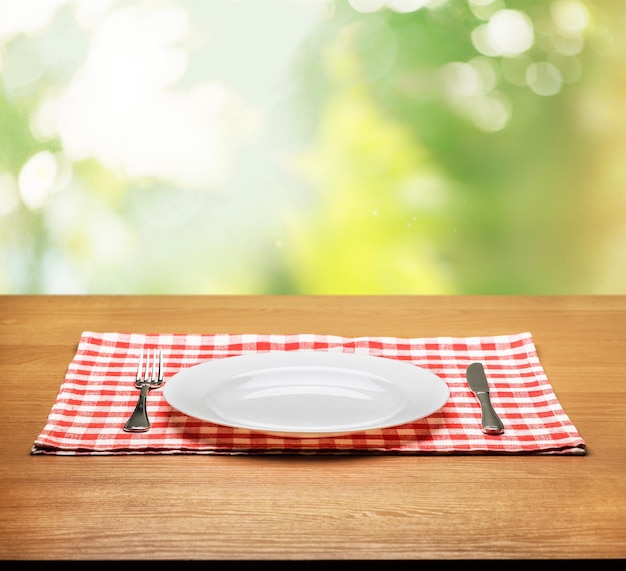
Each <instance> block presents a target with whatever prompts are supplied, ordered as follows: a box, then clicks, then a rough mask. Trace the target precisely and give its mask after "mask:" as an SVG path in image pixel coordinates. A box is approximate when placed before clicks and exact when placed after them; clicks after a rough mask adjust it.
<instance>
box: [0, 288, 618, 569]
mask: <svg viewBox="0 0 626 571" xmlns="http://www.w3.org/2000/svg"><path fill="white" fill-rule="evenodd" d="M87 330H90V331H135V332H145V333H148V332H198V333H217V332H253V333H266V332H269V333H302V332H313V333H330V334H337V335H345V336H358V335H389V336H400V337H424V336H428V337H434V336H440V335H450V336H473V335H498V334H511V333H518V332H522V331H530V332H531V333H532V334H533V337H534V339H535V344H536V346H537V349H538V352H539V356H540V359H541V361H542V364H543V366H544V368H545V370H546V372H547V374H548V377H549V378H550V381H551V383H552V385H553V387H554V390H555V392H556V394H557V396H558V398H559V400H560V401H561V403H562V405H563V407H564V409H565V411H566V412H567V414H568V415H569V416H570V418H571V419H572V421H573V422H574V424H575V425H576V427H577V428H578V430H579V431H580V433H581V434H582V436H583V437H584V438H585V440H586V442H587V444H588V447H589V451H588V454H587V456H584V457H551V456H511V457H509V456H409V457H398V456H377V457H361V456H356V457H336V458H335V457H331V458H329V457H298V456H296V457H292V456H290V457H282V456H280V457H247V456H231V457H228V456H172V457H168V456H123V457H110V456H105V457H75V458H74V457H58V456H30V454H29V451H30V447H31V445H32V443H33V441H34V439H35V437H36V436H37V434H38V433H39V431H40V430H41V428H42V427H43V424H44V423H45V420H46V417H47V415H48V413H49V411H50V407H51V406H52V403H53V402H54V399H55V396H56V393H57V390H58V388H59V385H60V383H61V381H62V379H63V375H64V374H65V370H66V368H67V366H68V364H69V362H70V360H71V359H72V356H73V354H74V351H75V350H76V345H77V342H78V339H79V337H80V334H81V332H83V331H87ZM0 378H1V379H2V382H1V383H0V403H1V404H0V406H1V407H2V408H1V414H0V426H1V427H2V431H1V434H2V439H1V440H0V478H1V488H0V490H1V492H0V558H2V559H4V560H6V559H80V560H84V559H113V560H122V559H126V560H128V559H177V560H182V559H186V560H188V559H227V560H250V559H256V560H278V559H281V560H303V559H378V560H389V559H489V558H494V559H495V558H497V559H537V558H541V559H544V558H553V559H557V558H558V559H588V558H610V559H614V558H624V557H626V510H624V506H626V443H625V439H624V429H625V428H626V426H625V422H624V418H626V382H625V380H624V379H626V297H624V296H582V297H578V296H562V297H559V296H545V297H544V296H530V297H519V296H501V297H499V296H492V297H490V296H487V297H482V296H450V297H447V296H380V297H378V296H319V297H314V296H276V297H264V296H2V297H0ZM139 527H141V529H142V530H143V531H142V533H137V530H138V529H139Z"/></svg>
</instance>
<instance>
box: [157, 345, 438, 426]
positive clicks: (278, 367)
mask: <svg viewBox="0 0 626 571" xmlns="http://www.w3.org/2000/svg"><path fill="white" fill-rule="evenodd" d="M163 394H164V396H165V400H166V401H167V402H168V403H169V404H170V405H171V406H172V407H173V408H175V409H176V410H178V411H180V412H183V413H185V414H187V415H189V416H192V417H194V418H198V419H201V420H206V421H209V422H213V423H216V424H220V425H224V426H230V427H233V428H243V429H246V430H251V431H255V432H263V433H266V434H273V435H278V436H293V437H300V438H303V437H305V438H313V437H321V436H338V435H341V434H347V433H351V432H357V431H363V430H372V429H379V428H386V427H389V426H396V425H399V424H404V423H407V422H412V421H414V420H417V419H420V418H424V417H425V416H428V415H429V414H432V413H433V412H435V411H437V410H439V409H440V408H441V407H442V406H443V405H444V404H445V403H446V401H447V400H448V397H449V396H450V391H449V389H448V385H446V383H445V382H444V381H443V380H442V379H440V378H439V377H438V376H437V375H435V374H434V373H431V372H430V371H427V370H425V369H421V368H419V367H417V366H415V365H411V364H410V363H406V362H402V361H396V360H392V359H387V358H383V357H373V356H370V355H362V354H354V353H329V352H322V351H272V352H268V353H254V354H249V355H241V356H238V357H226V358H220V359H215V360H211V361H207V362H204V363H201V364H199V365H195V366H193V367H189V368H188V369H183V370H182V371H179V372H178V373H176V374H175V375H174V376H172V377H171V378H170V379H168V380H167V382H166V383H165V385H164V387H163Z"/></svg>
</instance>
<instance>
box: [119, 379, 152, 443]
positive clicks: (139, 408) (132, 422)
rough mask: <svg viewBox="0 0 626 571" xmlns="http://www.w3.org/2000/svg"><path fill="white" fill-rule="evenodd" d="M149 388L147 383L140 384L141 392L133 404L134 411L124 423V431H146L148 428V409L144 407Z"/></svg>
mask: <svg viewBox="0 0 626 571" xmlns="http://www.w3.org/2000/svg"><path fill="white" fill-rule="evenodd" d="M149 390H150V387H149V386H148V384H147V383H144V384H143V385H142V386H141V392H140V393H139V399H138V400H137V404H136V405H135V411H134V412H133V414H132V416H131V417H130V418H129V419H128V420H127V421H126V424H125V425H124V430H125V431H126V432H147V431H148V430H150V420H149V419H148V411H147V409H146V397H147V396H148V391H149Z"/></svg>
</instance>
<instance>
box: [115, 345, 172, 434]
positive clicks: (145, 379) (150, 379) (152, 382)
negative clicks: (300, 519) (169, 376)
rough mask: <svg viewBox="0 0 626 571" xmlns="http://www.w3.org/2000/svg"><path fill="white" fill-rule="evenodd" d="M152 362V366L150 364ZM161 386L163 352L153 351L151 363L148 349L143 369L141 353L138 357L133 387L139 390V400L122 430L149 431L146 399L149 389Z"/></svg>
mask: <svg viewBox="0 0 626 571" xmlns="http://www.w3.org/2000/svg"><path fill="white" fill-rule="evenodd" d="M151 362H152V366H150V363H151ZM162 384H163V351H162V350H161V349H159V351H158V353H157V350H156V349H154V350H153V356H152V361H150V349H148V351H147V355H146V362H145V369H144V363H143V351H142V352H141V355H139V365H138V366H137V378H136V379H135V387H136V388H138V389H139V391H140V392H139V399H138V400H137V405H136V406H135V410H134V412H133V414H132V416H131V417H130V418H129V419H128V420H127V421H126V424H125V425H124V430H125V431H126V432H146V431H148V430H150V420H149V419H148V411H147V408H146V399H147V396H148V393H149V392H150V389H154V388H157V387H160V386H161V385H162Z"/></svg>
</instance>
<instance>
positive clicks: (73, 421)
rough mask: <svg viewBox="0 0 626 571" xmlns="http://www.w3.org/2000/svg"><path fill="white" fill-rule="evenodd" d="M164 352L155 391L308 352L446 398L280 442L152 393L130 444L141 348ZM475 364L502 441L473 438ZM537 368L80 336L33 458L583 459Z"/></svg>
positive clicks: (279, 340)
mask: <svg viewBox="0 0 626 571" xmlns="http://www.w3.org/2000/svg"><path fill="white" fill-rule="evenodd" d="M157 346H158V347H160V348H162V349H163V357H164V368H165V379H166V381H165V382H167V378H168V377H171V376H172V375H174V374H175V373H176V372H178V371H180V370H181V369H183V368H185V367H191V366H193V365H197V364H199V363H201V362H204V361H207V360H210V359H217V358H223V357H230V356H236V355H242V354H248V353H254V352H262V351H263V352H266V351H296V350H318V351H337V352H345V353H363V354H370V355H374V356H378V357H386V358H390V359H398V360H402V361H405V362H408V363H413V364H414V365H417V366H419V367H422V368H424V369H427V370H430V371H432V372H433V373H435V374H436V375H438V376H439V377H440V378H442V379H443V380H444V381H445V382H446V383H447V384H448V387H449V389H450V398H449V399H448V401H447V402H446V404H445V405H444V406H443V407H442V408H441V409H440V410H439V411H437V412H435V413H433V414H431V415H429V416H428V417H426V418H423V419H421V420H418V421H415V422H411V423H408V424H403V425H400V426H395V427H392V428H385V429H380V430H370V431H365V432H356V433H353V434H349V435H342V436H340V437H324V438H292V437H289V438H283V437H278V436H271V435H265V434H261V433H258V432H249V431H247V430H242V429H237V428H228V427H224V426H218V425H216V424H212V423H209V422H205V421H201V420H197V419H194V418H191V417H189V416H187V415H185V414H183V413H180V412H178V411H176V410H174V409H172V407H170V405H169V404H168V403H167V402H166V401H165V399H164V398H163V394H162V389H154V390H152V391H151V392H150V395H149V397H148V405H147V406H148V413H149V416H150V420H151V422H152V428H151V429H150V431H149V432H143V433H128V432H124V430H123V429H122V426H123V425H124V422H125V421H126V419H127V418H128V417H129V415H130V414H131V413H132V411H133V409H134V407H135V404H136V402H137V396H138V391H137V389H136V388H135V387H134V378H135V374H136V371H137V362H138V355H139V353H140V351H141V350H142V348H154V347H157ZM473 361H481V362H482V363H483V365H484V368H485V372H486V373H487V377H488V379H489V383H490V390H491V399H492V403H493V406H494V408H495V409H496V410H497V412H498V414H499V416H500V418H501V419H502V421H503V423H504V425H505V432H504V434H502V435H499V436H489V435H486V434H483V433H482V432H481V430H480V406H479V404H478V401H477V399H476V397H475V396H474V394H473V393H472V392H471V391H470V389H469V387H468V385H467V382H466V379H465V370H466V368H467V366H468V365H469V364H470V363H472V362H473ZM585 451H586V448H585V442H584V440H583V439H582V437H581V436H580V434H579V433H578V431H577V430H576V428H575V426H574V425H573V424H572V422H571V421H570V419H569V418H568V416H567V415H566V414H565V412H564V410H563V408H562V407H561V404H560V403H559V401H558V399H557V397H556V395H555V393H554V391H553V389H552V386H551V385H550V382H549V380H548V378H547V376H546V374H545V372H544V370H543V367H542V365H541V363H540V361H539V358H538V355H537V350H536V348H535V345H534V342H533V338H532V335H531V334H530V333H519V334H514V335H499V336H490V337H464V338H456V337H436V338H420V339H413V338H391V337H354V338H348V337H339V336H334V335H319V334H293V335H273V334H164V333H155V334H140V333H96V332H90V331H87V332H84V333H83V334H82V335H81V338H80V342H79V344H78V349H77V351H76V354H75V356H74V358H73V359H72V361H71V363H70V364H69V367H68V370H67V373H66V375H65V379H64V380H63V382H62V384H61V387H60V389H59V393H58V396H57V398H56V401H55V403H54V405H53V406H52V410H51V411H50V414H49V416H48V419H47V422H46V424H45V426H44V427H43V429H42V431H41V433H40V434H39V436H37V438H36V440H35V442H34V445H33V448H32V450H31V453H32V454H58V455H90V454H91V455H96V454H99V455H113V454H294V453H296V454H365V453H376V454H384V453H387V454H466V453H496V454H525V453H538V454H578V455H583V454H585Z"/></svg>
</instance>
